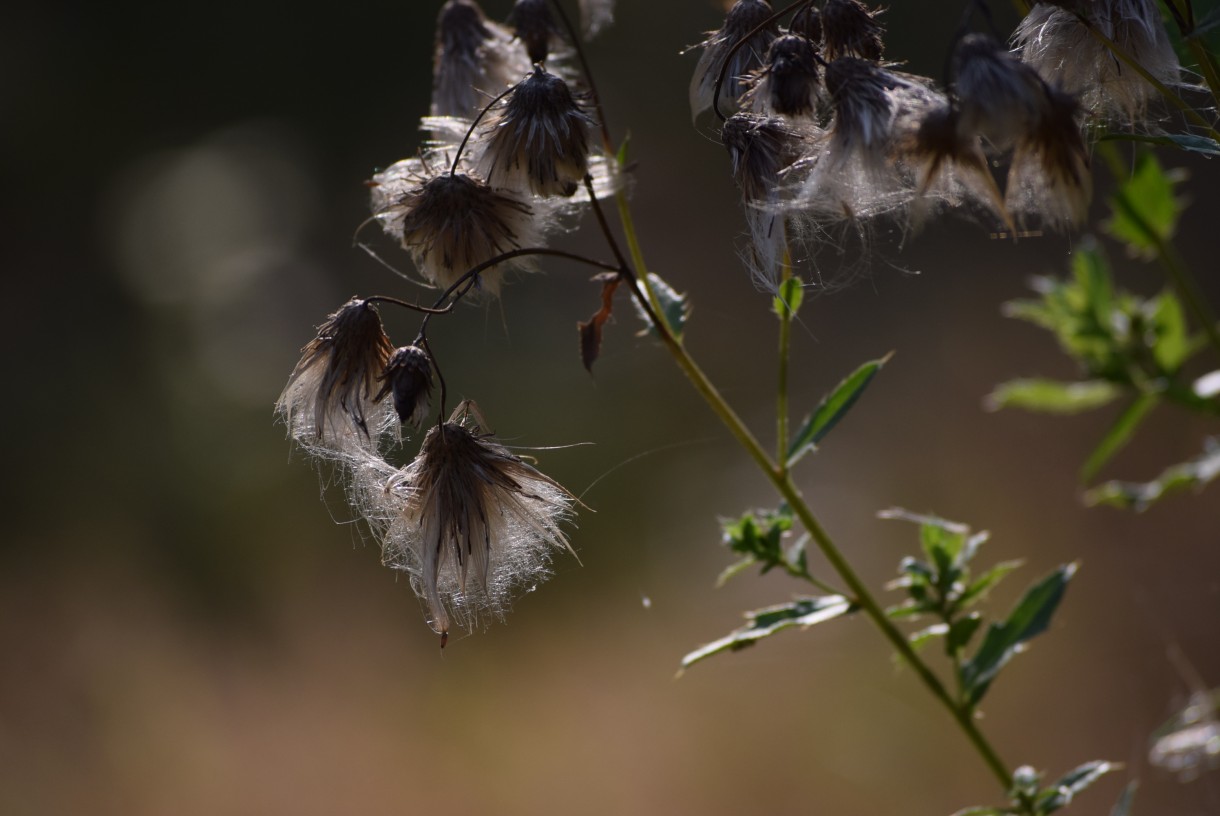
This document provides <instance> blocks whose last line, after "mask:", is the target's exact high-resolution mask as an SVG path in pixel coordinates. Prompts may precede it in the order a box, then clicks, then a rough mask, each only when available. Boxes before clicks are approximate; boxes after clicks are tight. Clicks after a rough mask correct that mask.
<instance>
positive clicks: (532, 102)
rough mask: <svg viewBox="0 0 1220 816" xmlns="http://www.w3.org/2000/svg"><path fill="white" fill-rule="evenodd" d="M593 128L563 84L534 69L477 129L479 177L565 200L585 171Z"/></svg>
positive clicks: (491, 182) (587, 168)
mask: <svg viewBox="0 0 1220 816" xmlns="http://www.w3.org/2000/svg"><path fill="white" fill-rule="evenodd" d="M592 123H593V120H592V119H590V118H589V116H588V115H587V114H586V113H585V112H584V111H583V110H581V108H580V105H578V104H577V102H576V99H575V98H574V97H573V96H572V92H571V90H569V88H568V86H567V83H565V82H564V81H563V80H562V79H560V78H559V77H557V76H555V75H554V74H551V73H548V72H547V71H546V70H545V69H543V68H542V66H536V67H535V69H534V71H533V73H531V74H530V75H529V76H528V77H527V78H525V79H524V80H522V81H521V83H519V84H518V85H517V86H516V88H514V89H513V90H512V92H510V93H509V94H508V96H506V97H505V98H504V99H503V100H501V101H500V102H499V103H498V104H497V105H496V107H495V108H494V110H493V111H492V113H491V116H490V117H489V120H488V123H487V126H486V127H485V128H483V129H482V133H481V141H482V145H483V152H482V155H481V157H480V158H479V162H478V165H477V166H478V172H479V173H480V174H482V175H483V176H484V177H485V178H486V179H487V181H488V183H489V184H491V185H492V186H493V187H497V188H505V189H509V190H515V191H518V192H522V193H525V192H532V193H536V194H537V195H540V196H552V195H561V196H570V195H572V194H573V193H575V192H576V190H577V188H578V187H579V186H580V184H581V181H582V180H583V179H584V177H585V175H586V174H587V173H588V172H589V126H590V125H591V124H592Z"/></svg>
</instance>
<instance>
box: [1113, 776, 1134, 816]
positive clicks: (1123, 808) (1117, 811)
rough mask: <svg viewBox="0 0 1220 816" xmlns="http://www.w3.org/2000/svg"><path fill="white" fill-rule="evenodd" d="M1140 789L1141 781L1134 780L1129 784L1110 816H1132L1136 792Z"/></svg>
mask: <svg viewBox="0 0 1220 816" xmlns="http://www.w3.org/2000/svg"><path fill="white" fill-rule="evenodd" d="M1138 787H1139V780H1136V779H1132V780H1131V781H1130V782H1129V783H1127V787H1125V788H1123V792H1122V793H1121V794H1120V795H1119V797H1118V801H1117V802H1115V803H1114V807H1113V809H1111V811H1110V816H1131V806H1132V805H1133V804H1135V790H1136V788H1138Z"/></svg>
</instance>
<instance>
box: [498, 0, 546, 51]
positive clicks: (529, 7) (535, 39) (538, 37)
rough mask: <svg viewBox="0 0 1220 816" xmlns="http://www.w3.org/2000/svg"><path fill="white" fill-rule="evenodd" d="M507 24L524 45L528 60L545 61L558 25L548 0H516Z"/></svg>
mask: <svg viewBox="0 0 1220 816" xmlns="http://www.w3.org/2000/svg"><path fill="white" fill-rule="evenodd" d="M508 24H509V25H510V26H512V28H513V31H515V32H516V34H517V39H519V40H521V44H522V45H524V46H525V52H526V53H527V54H529V58H530V62H533V63H538V62H546V58H547V56H548V55H549V54H550V51H551V43H552V40H554V39H556V38H558V37H559V25H558V24H557V23H556V22H555V18H554V16H552V14H551V6H550V0H516V2H515V3H513V10H512V11H511V12H509V15H508Z"/></svg>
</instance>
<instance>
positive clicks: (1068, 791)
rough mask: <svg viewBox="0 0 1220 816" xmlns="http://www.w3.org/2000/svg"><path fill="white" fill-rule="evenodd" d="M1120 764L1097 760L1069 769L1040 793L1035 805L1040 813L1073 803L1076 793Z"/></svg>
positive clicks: (1047, 812)
mask: <svg viewBox="0 0 1220 816" xmlns="http://www.w3.org/2000/svg"><path fill="white" fill-rule="evenodd" d="M1118 768H1119V766H1117V765H1115V764H1114V763H1112V762H1103V761H1101V760H1095V761H1093V762H1086V763H1085V764H1083V765H1081V766H1079V767H1077V768H1075V769H1073V770H1072V771H1069V772H1068V773H1067V774H1065V775H1064V776H1063V777H1062V778H1061V779H1059V780H1058V781H1057V782H1055V784H1054V785H1052V786H1051V787H1049V788H1047V789H1046V790H1044V791H1042V792H1041V793H1039V794H1038V799H1037V801H1036V803H1035V807H1036V809H1037V812H1038V813H1039V814H1044V815H1045V814H1049V813H1054V812H1055V811H1056V810H1059V809H1060V808H1063V807H1067V806H1068V805H1070V804H1071V803H1072V799H1073V798H1074V797H1075V796H1076V794H1078V793H1080V792H1081V791H1083V790H1084V789H1085V788H1087V787H1089V785H1092V784H1093V783H1094V782H1096V781H1097V780H1098V779H1100V778H1101V777H1103V776H1105V775H1106V774H1108V773H1110V772H1111V771H1116V770H1118Z"/></svg>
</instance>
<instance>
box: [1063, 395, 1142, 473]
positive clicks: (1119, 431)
mask: <svg viewBox="0 0 1220 816" xmlns="http://www.w3.org/2000/svg"><path fill="white" fill-rule="evenodd" d="M1159 401H1160V400H1159V399H1158V398H1157V397H1156V396H1155V395H1154V394H1141V395H1139V396H1138V397H1136V398H1135V400H1133V401H1132V402H1131V404H1130V405H1128V406H1127V407H1126V408H1125V409H1124V410H1123V412H1122V414H1120V415H1119V417H1118V419H1116V420H1115V421H1114V424H1113V425H1111V426H1110V430H1108V431H1106V435H1105V436H1103V437H1102V439H1101V442H1100V443H1098V445H1097V447H1096V448H1095V449H1094V450H1093V452H1092V453H1091V454H1089V458H1088V459H1086V460H1085V463H1084V466H1083V467H1081V469H1080V481H1082V482H1091V481H1093V478H1094V477H1095V476H1097V473H1098V471H1100V470H1101V469H1102V468H1103V467H1105V465H1106V463H1107V462H1109V461H1110V460H1111V459H1112V458H1114V455H1115V454H1117V453H1118V452H1119V451H1120V450H1122V449H1123V447H1124V446H1125V445H1126V444H1127V443H1128V442H1129V441H1131V436H1132V434H1134V433H1135V429H1136V428H1138V427H1139V425H1140V423H1141V422H1143V421H1144V419H1145V418H1146V417H1147V416H1148V414H1149V412H1151V411H1152V409H1153V408H1155V407H1156V406H1157V403H1158V402H1159Z"/></svg>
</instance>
